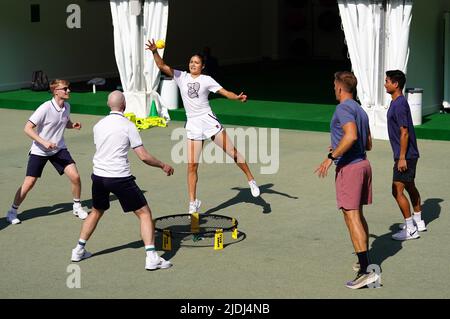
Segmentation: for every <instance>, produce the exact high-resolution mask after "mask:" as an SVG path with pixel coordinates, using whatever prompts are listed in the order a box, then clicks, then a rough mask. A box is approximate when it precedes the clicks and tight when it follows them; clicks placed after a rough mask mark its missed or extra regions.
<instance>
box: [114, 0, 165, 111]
mask: <svg viewBox="0 0 450 319" xmlns="http://www.w3.org/2000/svg"><path fill="white" fill-rule="evenodd" d="M110 7H111V16H112V20H113V26H114V52H115V56H116V62H117V67H118V69H119V74H120V80H121V82H122V87H123V90H124V94H125V97H126V100H127V110H126V112H133V113H135V114H136V116H137V117H147V116H148V115H149V111H150V107H151V103H152V101H155V102H156V106H157V109H158V112H159V114H160V115H161V116H164V117H166V118H167V119H168V118H169V114H168V112H167V108H166V107H164V106H163V105H161V101H160V98H159V94H158V93H157V91H156V90H157V88H158V84H159V75H160V72H159V69H158V68H157V67H156V65H155V64H154V61H153V57H152V56H151V55H149V53H148V51H146V50H145V43H147V40H148V39H152V38H153V39H155V40H157V39H164V40H165V38H166V33H167V20H168V11H169V4H168V0H144V6H143V10H141V12H140V13H139V14H138V15H134V14H135V13H134V12H132V11H133V10H132V9H131V5H130V1H129V0H110ZM159 52H160V54H161V56H163V54H164V51H163V50H160V51H159Z"/></svg>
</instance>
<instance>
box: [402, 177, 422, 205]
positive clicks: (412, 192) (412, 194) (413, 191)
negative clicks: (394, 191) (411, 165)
mask: <svg viewBox="0 0 450 319" xmlns="http://www.w3.org/2000/svg"><path fill="white" fill-rule="evenodd" d="M405 188H406V191H407V192H408V195H409V198H410V199H411V204H412V206H413V209H414V211H415V212H420V211H422V206H421V205H420V201H421V199H420V194H419V191H418V190H417V188H416V185H415V184H414V182H411V183H405Z"/></svg>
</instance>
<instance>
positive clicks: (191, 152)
mask: <svg viewBox="0 0 450 319" xmlns="http://www.w3.org/2000/svg"><path fill="white" fill-rule="evenodd" d="M187 143H188V144H187V145H188V151H187V153H188V167H187V179H188V192H189V201H191V202H193V201H194V200H195V199H196V198H197V181H198V174H197V170H198V160H199V158H200V153H201V151H202V148H203V141H194V140H189V139H188V141H187Z"/></svg>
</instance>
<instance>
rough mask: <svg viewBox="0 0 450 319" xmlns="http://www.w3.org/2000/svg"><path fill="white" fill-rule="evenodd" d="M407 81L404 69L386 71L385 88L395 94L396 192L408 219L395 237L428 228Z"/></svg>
mask: <svg viewBox="0 0 450 319" xmlns="http://www.w3.org/2000/svg"><path fill="white" fill-rule="evenodd" d="M405 83H406V76H405V74H404V73H403V72H402V71H399V70H392V71H387V72H386V81H385V84H384V87H385V88H386V92H387V93H389V94H390V95H391V97H392V101H391V105H390V107H389V110H388V113H387V125H388V133H389V140H390V142H391V146H392V151H393V153H394V168H393V170H394V171H393V178H392V195H393V196H394V198H395V200H396V201H397V204H398V206H399V207H400V210H401V212H402V214H403V217H404V218H405V223H404V224H401V225H400V231H399V232H398V233H396V234H394V235H392V238H393V239H395V240H409V239H416V238H419V237H420V235H419V231H425V230H426V226H425V222H424V221H423V220H422V216H421V205H420V194H419V191H418V190H417V188H416V185H415V183H414V179H415V176H416V165H417V160H418V159H419V149H418V148H417V141H416V133H415V132H414V126H413V122H412V118H411V110H410V108H409V104H408V101H407V100H406V98H405V97H404V95H403V93H402V91H403V88H404V87H405ZM405 189H406V191H407V192H408V194H409V198H410V199H411V202H412V206H413V208H414V217H412V216H411V210H410V205H409V201H408V198H407V197H406V196H405V194H404V193H403V191H404V190H405Z"/></svg>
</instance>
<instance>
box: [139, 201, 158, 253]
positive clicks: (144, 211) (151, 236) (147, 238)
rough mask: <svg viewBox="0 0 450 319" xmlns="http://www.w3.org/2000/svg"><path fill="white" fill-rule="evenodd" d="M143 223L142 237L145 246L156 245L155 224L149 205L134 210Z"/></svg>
mask: <svg viewBox="0 0 450 319" xmlns="http://www.w3.org/2000/svg"><path fill="white" fill-rule="evenodd" d="M134 213H135V214H136V216H137V218H139V221H140V224H141V238H142V241H143V242H144V245H145V246H148V245H155V225H154V223H153V219H152V212H151V210H150V207H148V205H145V206H144V207H142V208H140V209H138V210H136V211H135V212H134Z"/></svg>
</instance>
